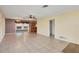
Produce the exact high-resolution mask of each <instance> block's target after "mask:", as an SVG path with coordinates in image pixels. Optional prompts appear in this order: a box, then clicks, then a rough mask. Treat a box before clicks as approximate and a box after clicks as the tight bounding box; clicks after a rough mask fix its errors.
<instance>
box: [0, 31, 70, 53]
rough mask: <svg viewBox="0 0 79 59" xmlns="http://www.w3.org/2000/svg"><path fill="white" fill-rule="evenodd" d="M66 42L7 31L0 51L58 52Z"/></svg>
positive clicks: (37, 35)
mask: <svg viewBox="0 0 79 59" xmlns="http://www.w3.org/2000/svg"><path fill="white" fill-rule="evenodd" d="M68 44H69V43H68V42H65V41H61V40H57V39H54V38H49V37H46V36H43V35H39V34H33V33H25V32H21V33H20V32H18V33H7V34H6V35H5V37H4V39H3V41H2V42H1V43H0V53H60V52H62V51H63V49H64V48H65V47H66V46H67V45H68Z"/></svg>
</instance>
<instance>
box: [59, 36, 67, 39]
mask: <svg viewBox="0 0 79 59" xmlns="http://www.w3.org/2000/svg"><path fill="white" fill-rule="evenodd" d="M59 38H61V39H67V38H66V37H63V36H59Z"/></svg>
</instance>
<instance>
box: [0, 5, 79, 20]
mask: <svg viewBox="0 0 79 59" xmlns="http://www.w3.org/2000/svg"><path fill="white" fill-rule="evenodd" d="M0 9H1V10H2V11H3V13H4V15H5V16H6V18H19V19H20V18H21V19H22V18H27V17H29V15H30V14H31V15H34V16H36V17H37V18H40V17H44V16H53V15H58V14H60V13H63V12H68V11H73V10H79V6H76V5H75V6H74V5H49V6H48V7H46V8H42V5H1V6H0Z"/></svg>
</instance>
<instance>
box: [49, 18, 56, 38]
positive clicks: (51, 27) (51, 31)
mask: <svg viewBox="0 0 79 59" xmlns="http://www.w3.org/2000/svg"><path fill="white" fill-rule="evenodd" d="M49 36H50V37H54V36H55V19H53V20H49Z"/></svg>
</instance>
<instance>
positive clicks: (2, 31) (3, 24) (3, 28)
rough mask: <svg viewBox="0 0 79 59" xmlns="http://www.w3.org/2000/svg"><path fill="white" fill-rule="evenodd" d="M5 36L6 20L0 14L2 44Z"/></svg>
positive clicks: (0, 38)
mask: <svg viewBox="0 0 79 59" xmlns="http://www.w3.org/2000/svg"><path fill="white" fill-rule="evenodd" d="M4 36H5V18H4V16H3V15H2V13H1V12H0V42H1V40H2V39H3V38H4Z"/></svg>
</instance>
